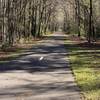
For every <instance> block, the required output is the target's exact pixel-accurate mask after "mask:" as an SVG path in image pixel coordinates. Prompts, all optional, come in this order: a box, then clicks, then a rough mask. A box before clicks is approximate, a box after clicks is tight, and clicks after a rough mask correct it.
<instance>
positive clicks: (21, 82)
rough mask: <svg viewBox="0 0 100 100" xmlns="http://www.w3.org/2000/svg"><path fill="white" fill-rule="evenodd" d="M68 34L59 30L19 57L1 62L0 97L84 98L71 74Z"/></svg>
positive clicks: (14, 99)
mask: <svg viewBox="0 0 100 100" xmlns="http://www.w3.org/2000/svg"><path fill="white" fill-rule="evenodd" d="M65 39H66V35H64V34H61V33H59V32H57V33H55V34H52V35H51V36H46V38H45V39H44V40H43V41H41V42H39V43H37V44H36V45H34V46H33V48H32V49H31V50H28V51H27V52H25V53H24V54H22V55H20V56H19V57H18V58H16V59H13V60H11V61H7V62H4V63H1V64H0V100H81V95H80V91H79V88H78V86H77V84H76V83H75V79H74V76H73V74H72V71H71V68H70V64H69V60H68V55H67V54H68V52H67V49H66V48H65V47H64V41H65Z"/></svg>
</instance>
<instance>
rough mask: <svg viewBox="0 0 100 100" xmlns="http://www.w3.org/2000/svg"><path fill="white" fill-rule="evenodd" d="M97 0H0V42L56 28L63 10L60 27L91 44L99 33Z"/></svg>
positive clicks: (39, 33)
mask: <svg viewBox="0 0 100 100" xmlns="http://www.w3.org/2000/svg"><path fill="white" fill-rule="evenodd" d="M99 5H100V1H99V0H55V1H53V0H0V42H1V44H2V46H4V45H13V44H14V43H16V42H19V41H20V39H22V38H24V39H28V38H31V37H33V38H36V37H41V36H43V35H44V34H46V32H47V31H50V32H53V31H56V30H57V29H58V28H59V26H60V24H61V23H60V24H59V22H58V20H57V15H58V12H59V9H61V10H60V11H61V12H63V22H62V29H63V31H66V32H67V33H71V34H78V36H79V37H80V36H84V37H85V38H87V41H88V42H89V43H90V42H92V41H96V40H97V39H98V38H99V36H100V33H99V32H100V11H99V10H100V6H99Z"/></svg>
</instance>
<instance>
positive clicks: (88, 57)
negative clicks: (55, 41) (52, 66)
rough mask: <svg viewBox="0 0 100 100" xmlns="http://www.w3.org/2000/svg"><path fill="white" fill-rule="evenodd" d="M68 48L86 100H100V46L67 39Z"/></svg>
mask: <svg viewBox="0 0 100 100" xmlns="http://www.w3.org/2000/svg"><path fill="white" fill-rule="evenodd" d="M66 48H67V50H69V58H70V63H71V67H72V69H73V73H74V75H75V78H76V81H77V84H78V85H79V87H80V89H81V90H82V93H83V95H84V99H85V100H100V45H88V44H86V43H84V42H83V43H82V42H79V41H76V40H75V41H74V40H71V39H69V38H68V39H67V41H66Z"/></svg>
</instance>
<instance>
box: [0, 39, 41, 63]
mask: <svg viewBox="0 0 100 100" xmlns="http://www.w3.org/2000/svg"><path fill="white" fill-rule="evenodd" d="M41 40H42V39H37V40H33V41H31V42H27V43H21V44H20V43H19V44H17V45H15V46H13V47H9V48H6V49H4V50H2V49H0V63H4V62H7V61H9V60H13V59H15V58H17V57H19V56H20V55H23V54H25V53H26V52H27V51H28V50H29V49H31V48H32V47H33V46H34V45H36V44H37V43H39V42H40V41H41Z"/></svg>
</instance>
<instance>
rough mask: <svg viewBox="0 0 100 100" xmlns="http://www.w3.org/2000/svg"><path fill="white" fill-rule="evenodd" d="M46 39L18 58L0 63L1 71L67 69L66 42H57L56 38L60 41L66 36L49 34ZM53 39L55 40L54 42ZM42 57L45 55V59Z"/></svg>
mask: <svg viewBox="0 0 100 100" xmlns="http://www.w3.org/2000/svg"><path fill="white" fill-rule="evenodd" d="M45 40H46V41H45V42H44V43H40V44H39V45H37V46H34V47H33V48H32V49H31V50H29V51H28V52H26V53H25V54H23V55H21V56H19V57H17V58H16V59H14V60H11V61H9V62H4V63H3V62H2V63H0V72H6V71H16V70H25V71H28V72H37V71H42V72H43V71H44V72H48V71H56V70H61V69H62V70H65V69H66V68H67V67H68V66H67V65H68V64H67V62H66V61H65V60H64V59H65V58H64V57H66V54H67V53H66V50H65V49H64V43H58V44H57V43H55V40H56V41H58V42H59V41H64V40H65V36H47V37H45ZM53 40H54V42H52V41H53ZM50 41H51V42H50ZM41 57H43V60H40V58H41Z"/></svg>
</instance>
